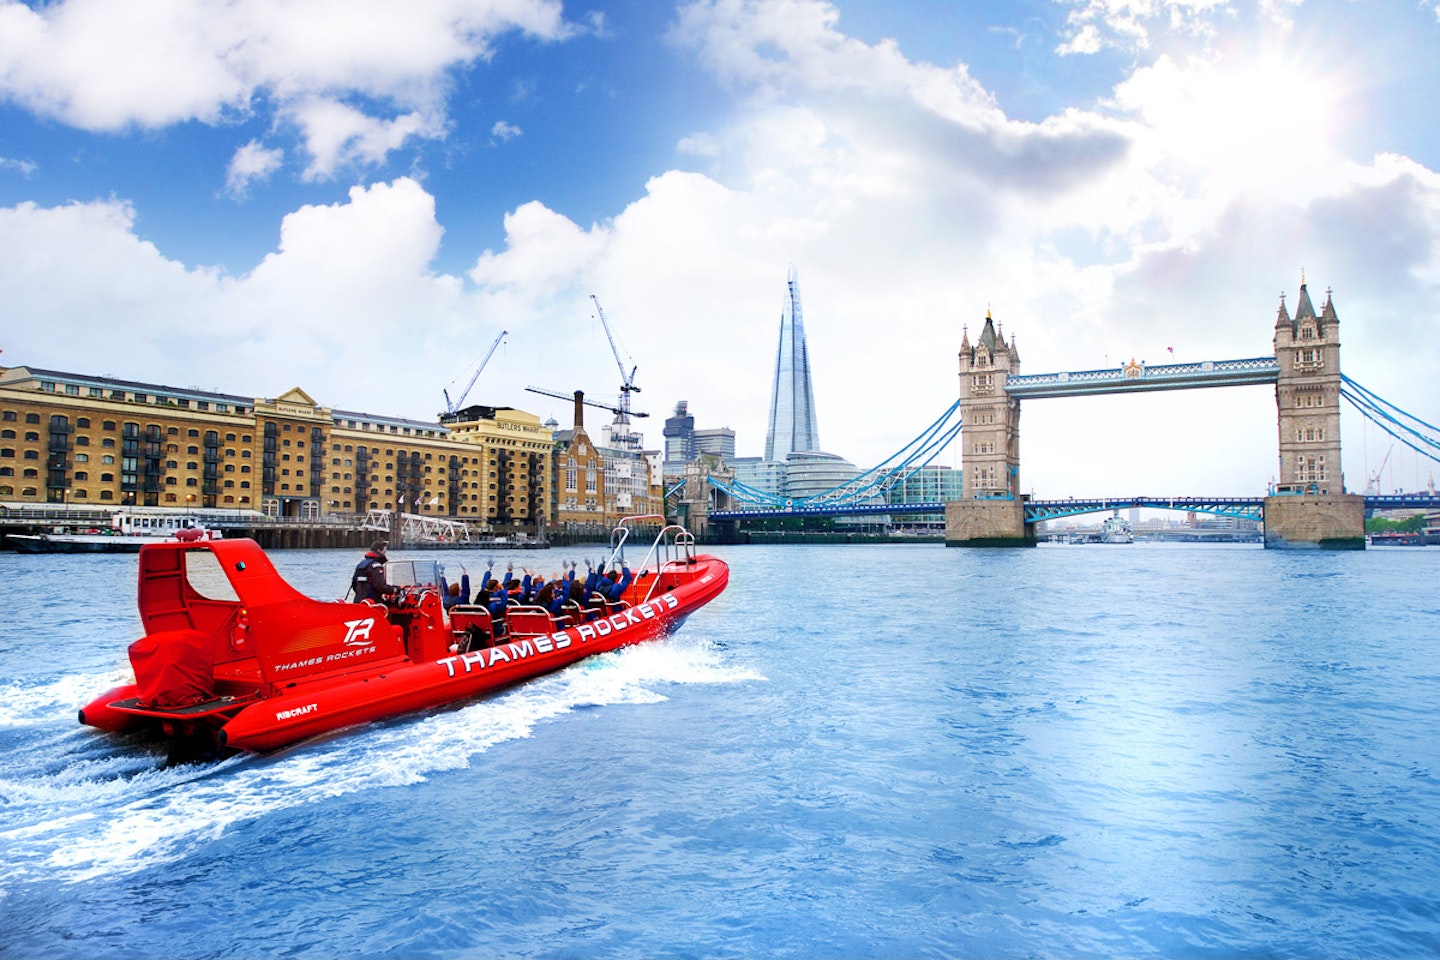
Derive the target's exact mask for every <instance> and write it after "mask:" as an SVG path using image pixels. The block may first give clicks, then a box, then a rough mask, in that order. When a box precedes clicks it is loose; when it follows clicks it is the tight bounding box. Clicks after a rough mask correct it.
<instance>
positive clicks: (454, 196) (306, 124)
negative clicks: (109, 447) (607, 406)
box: [0, 0, 1440, 496]
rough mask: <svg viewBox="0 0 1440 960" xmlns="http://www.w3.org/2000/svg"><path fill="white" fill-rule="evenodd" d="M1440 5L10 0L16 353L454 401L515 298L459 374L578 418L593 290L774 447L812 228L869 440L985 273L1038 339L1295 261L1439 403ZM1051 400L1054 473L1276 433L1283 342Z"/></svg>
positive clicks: (1414, 401)
mask: <svg viewBox="0 0 1440 960" xmlns="http://www.w3.org/2000/svg"><path fill="white" fill-rule="evenodd" d="M1437 49H1440V7H1437V3H1436V2H1435V0H1423V2H1416V0H1376V2H1366V3H1353V2H1348V0H1260V2H1221V0H1144V2H1141V0H1019V2H1003V3H1001V2H994V3H965V4H959V3H954V2H939V0H911V2H900V3H895V2H888V3H880V2H864V3H850V2H844V0H838V2H819V0H693V2H690V0H687V2H680V3H675V4H669V5H667V4H662V3H653V2H618V3H606V4H596V5H589V6H583V5H574V4H569V3H565V4H561V3H557V2H543V0H425V2H412V3H404V4H402V3H393V2H382V0H311V2H296V3H288V4H282V3H278V2H275V0H228V2H221V0H204V2H202V0H192V2H163V3H162V2H159V0H138V2H132V3H126V4H115V3H111V2H106V0H60V2H53V3H45V4H41V3H28V4H22V3H17V2H13V0H0V318H3V319H0V348H3V350H4V353H3V355H0V362H4V363H6V364H29V365H32V366H39V367H47V368H58V369H65V370H75V371H81V372H92V373H102V374H113V375H116V376H122V377H126V378H134V379H145V380H153V381H158V382H163V383H170V384H175V385H181V386H184V385H195V386H201V387H207V388H214V389H218V390H223V391H227V392H239V393H244V392H255V393H257V394H263V395H265V396H275V395H278V394H279V393H282V392H284V391H285V390H287V389H289V388H290V387H292V386H300V387H303V388H304V389H306V390H307V391H308V392H310V393H311V395H312V396H315V397H316V398H317V399H318V400H320V401H321V402H322V403H326V404H329V405H332V406H335V407H340V408H344V409H363V410H370V411H374V412H385V413H394V414H400V415H405V416H411V417H416V418H429V417H432V416H433V415H434V414H435V413H436V411H438V410H439V409H440V407H441V405H442V404H443V400H442V394H441V390H442V389H443V388H446V387H450V388H451V390H452V393H453V392H455V384H456V383H457V381H458V383H459V384H460V385H462V386H463V383H464V381H465V380H467V379H468V374H469V372H470V371H471V370H473V367H474V364H475V363H477V362H478V361H479V359H480V357H482V356H483V355H484V353H485V350H486V349H487V348H488V346H489V344H490V342H491V341H492V340H493V339H494V337H495V335H496V334H497V333H498V332H499V331H500V330H501V329H507V330H509V331H511V332H510V335H509V337H507V340H506V344H505V346H504V347H502V348H501V350H500V351H499V352H497V354H496V357H495V359H493V360H492V361H491V363H490V365H489V366H488V367H487V368H486V370H485V372H484V374H483V375H482V377H481V379H480V381H479V382H478V384H477V386H476V388H475V390H474V392H473V393H472V395H471V397H470V399H471V400H472V401H473V400H479V401H481V402H486V403H492V404H500V405H513V406H520V407H523V408H526V409H531V410H533V411H535V412H537V413H540V414H541V415H542V416H551V415H553V416H555V417H556V418H557V419H559V420H560V421H561V422H562V423H564V422H566V421H567V420H568V417H569V411H568V410H567V409H565V408H564V407H565V405H564V404H561V403H559V402H556V403H554V404H551V403H550V402H549V401H547V400H545V399H544V398H541V397H538V396H536V395H534V394H529V393H526V392H525V391H524V387H525V386H526V385H527V384H537V385H541V386H545V387H548V388H552V389H558V390H562V391H568V390H572V389H576V388H581V389H585V390H586V391H587V392H588V393H590V394H591V395H592V396H597V397H602V398H603V397H605V396H607V395H608V396H610V397H612V398H613V397H614V395H615V394H616V392H617V389H618V385H619V374H618V371H617V370H616V367H615V363H614V360H613V358H612V357H611V355H610V350H609V347H608V345H607V343H606V341H605V338H604V334H603V331H602V330H601V328H600V325H599V323H598V321H597V320H595V318H594V310H593V307H592V305H591V302H590V300H589V295H590V294H592V293H593V294H596V295H597V296H598V297H599V298H600V300H601V302H602V304H603V305H604V307H605V311H606V315H607V317H608V318H609V320H610V321H611V324H612V326H613V327H614V328H615V330H616V332H617V334H618V335H619V339H620V341H621V346H622V349H623V350H624V352H625V353H626V354H627V355H628V358H629V359H630V361H631V362H633V363H635V364H638V366H639V374H638V376H637V381H636V382H637V383H638V384H640V386H641V387H642V388H643V393H642V395H641V397H639V398H637V400H640V401H643V402H640V403H638V404H637V406H639V407H640V408H641V409H646V410H648V412H650V413H651V414H652V417H651V419H650V420H649V421H645V422H644V426H645V427H646V428H647V435H648V439H650V440H651V441H652V444H658V442H659V427H660V420H661V419H662V418H663V417H664V416H665V415H667V414H668V412H669V411H670V409H671V407H673V405H674V403H675V401H677V400H681V399H684V400H688V401H689V402H690V409H691V412H693V413H694V414H695V415H696V417H697V424H698V425H699V426H705V427H717V426H729V427H731V428H733V429H735V430H736V432H737V435H738V446H739V448H740V452H741V453H742V454H758V453H759V452H760V450H761V448H762V446H763V443H764V434H763V431H764V415H765V408H766V405H767V403H768V400H769V396H768V390H769V385H770V373H771V370H770V363H771V358H772V356H773V351H774V345H775V338H776V335H777V332H778V329H777V323H778V317H779V309H780V300H781V294H782V292H783V289H784V280H785V274H786V270H787V268H788V266H789V265H790V264H791V263H793V264H795V265H796V266H797V268H798V269H799V274H800V284H801V290H802V295H803V298H804V305H805V312H806V324H807V330H808V334H809V340H810V348H811V356H812V362H813V365H814V369H815V393H816V400H817V404H818V407H819V414H820V435H821V439H822V441H823V443H824V445H825V447H826V448H827V449H829V450H831V451H832V452H835V453H839V454H841V455H843V456H846V457H848V458H849V459H851V460H853V461H854V462H856V463H858V464H860V465H862V466H865V465H868V464H870V463H874V462H877V461H879V460H881V459H883V458H884V457H886V456H887V455H888V454H890V453H891V452H893V451H894V450H895V449H897V448H898V447H900V446H901V445H902V444H903V443H904V442H905V441H906V440H908V439H909V438H910V437H912V436H914V435H915V434H916V433H918V432H919V431H920V430H921V429H922V428H923V427H924V426H925V425H927V424H928V423H930V421H931V420H933V419H934V418H935V416H937V415H938V414H939V412H940V411H941V410H943V409H944V408H945V407H946V406H948V404H949V403H950V402H951V401H952V400H953V398H954V396H955V393H956V389H957V387H956V359H955V354H956V352H957V350H958V348H959V343H960V337H961V332H962V329H963V328H964V327H965V326H966V325H969V327H970V329H971V330H972V332H973V331H975V330H976V329H977V328H978V326H979V324H980V323H981V322H983V318H984V316H985V312H986V310H987V309H990V310H992V311H993V313H994V315H995V317H996V318H997V320H999V321H1001V323H1002V324H1003V325H1004V329H1005V331H1006V333H1007V334H1010V335H1013V336H1015V337H1016V338H1017V339H1018V341H1019V345H1020V349H1021V354H1022V358H1023V361H1024V367H1023V370H1024V372H1028V373H1040V372H1047V371H1050V370H1058V369H1088V368H1093V367H1098V366H1104V365H1110V364H1118V363H1120V362H1121V361H1123V360H1125V359H1129V358H1130V357H1132V356H1134V357H1136V358H1138V359H1142V360H1149V361H1150V362H1163V361H1164V360H1167V359H1169V358H1170V356H1171V354H1170V353H1169V350H1170V348H1173V349H1174V357H1175V358H1177V359H1196V360H1200V359H1231V358H1239V357H1249V356H1259V355H1263V354H1265V353H1266V352H1268V351H1269V349H1270V336H1271V331H1272V328H1273V323H1274V316H1275V309H1276V307H1277V305H1278V302H1279V296H1280V294H1281V293H1282V292H1284V293H1285V294H1286V295H1287V297H1288V298H1289V302H1291V303H1292V304H1293V302H1294V298H1295V295H1296V292H1297V289H1298V286H1299V282H1300V275H1301V271H1302V270H1303V271H1305V274H1306V277H1307V279H1308V280H1309V282H1310V285H1311V292H1312V295H1313V296H1315V297H1316V299H1317V302H1319V301H1320V299H1321V298H1323V295H1324V291H1325V290H1326V289H1327V288H1332V287H1333V289H1334V297H1335V304H1336V307H1337V309H1338V310H1339V313H1340V317H1341V322H1342V338H1343V342H1344V344H1345V351H1344V366H1345V370H1346V372H1347V373H1349V374H1350V375H1351V376H1353V377H1355V378H1356V379H1357V380H1359V381H1360V382H1362V383H1364V384H1365V385H1366V386H1368V387H1370V388H1371V389H1373V390H1375V391H1376V392H1378V393H1380V394H1381V395H1382V396H1385V397H1387V398H1388V399H1391V400H1393V401H1394V402H1396V403H1398V404H1400V405H1401V406H1402V407H1404V408H1406V409H1409V410H1411V411H1413V412H1415V413H1417V414H1419V415H1421V416H1425V417H1426V418H1427V419H1430V420H1431V421H1432V422H1434V420H1435V418H1436V417H1440V386H1437V383H1440V380H1437V377H1436V376H1435V372H1436V369H1437V361H1440V348H1437V346H1436V344H1435V331H1436V329H1437V325H1440V324H1437V321H1440V174H1437V172H1436V171H1437V170H1440V147H1437V136H1440V135H1437V133H1436V125H1435V122H1434V106H1433V105H1434V104H1435V103H1436V102H1440V66H1437V58H1436V57H1435V55H1434V53H1435V51H1436V50H1437ZM590 426H591V427H592V428H595V427H598V422H592V423H591V424H590ZM1023 426H1024V430H1023V432H1022V457H1023V464H1024V465H1023V467H1022V483H1023V485H1024V486H1026V487H1027V488H1033V489H1034V490H1035V491H1036V492H1037V493H1039V494H1040V495H1055V496H1065V495H1082V494H1115V493H1120V492H1146V493H1155V494H1159V493H1167V494H1168V493H1175V494H1179V493H1196V494H1216V495H1218V494H1247V493H1256V492H1259V491H1261V490H1262V489H1263V487H1264V485H1265V483H1266V482H1267V481H1268V480H1269V479H1270V478H1271V477H1272V476H1273V473H1274V466H1273V464H1274V461H1275V447H1276V439H1275V420H1274V401H1273V397H1272V396H1271V395H1270V393H1269V391H1267V390H1265V389H1263V388H1245V389H1239V390H1229V391H1219V390H1216V391H1202V392H1198V393H1185V394H1167V395H1156V396H1152V397H1147V398H1144V399H1139V398H1133V397H1121V398H1097V399H1094V400H1085V401H1040V402H1035V403H1032V404H1029V405H1027V406H1026V409H1025V417H1024V424H1023ZM1344 429H1345V447H1346V474H1347V477H1346V479H1347V485H1348V486H1349V487H1350V488H1351V489H1360V488H1362V487H1364V486H1365V482H1366V479H1367V474H1369V473H1370V472H1372V471H1374V469H1375V468H1376V467H1377V466H1378V464H1379V461H1380V459H1381V458H1382V457H1383V456H1384V453H1385V450H1386V448H1387V446H1388V440H1386V439H1384V438H1382V437H1380V436H1378V435H1374V431H1372V430H1370V429H1368V428H1366V427H1365V426H1364V425H1363V424H1362V423H1361V422H1360V421H1359V420H1358V419H1357V418H1353V417H1352V418H1349V419H1347V420H1346V422H1345V427H1344ZM1406 456H1408V455H1405V454H1401V453H1399V452H1398V451H1397V453H1396V455H1395V456H1394V457H1392V458H1391V464H1390V467H1389V469H1390V470H1391V476H1389V477H1387V478H1384V479H1383V480H1382V486H1384V487H1387V488H1393V487H1395V486H1406V487H1413V486H1415V485H1416V483H1417V482H1419V483H1423V482H1424V481H1425V479H1426V474H1427V472H1428V470H1429V467H1428V465H1425V464H1421V463H1417V462H1415V461H1414V460H1413V458H1411V459H1410V460H1408V461H1407V460H1406V459H1405V458H1406Z"/></svg>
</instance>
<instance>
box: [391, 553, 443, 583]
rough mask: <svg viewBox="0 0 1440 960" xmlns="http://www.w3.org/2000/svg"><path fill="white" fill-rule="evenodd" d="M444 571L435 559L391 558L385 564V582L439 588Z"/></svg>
mask: <svg viewBox="0 0 1440 960" xmlns="http://www.w3.org/2000/svg"><path fill="white" fill-rule="evenodd" d="M443 572H444V570H443V569H442V568H441V566H440V564H439V563H438V562H436V561H434V560H391V561H389V562H388V563H386V564H385V582H386V583H388V584H390V585H391V586H392V587H434V588H435V589H436V590H439V589H440V575H441V574H442V573H443Z"/></svg>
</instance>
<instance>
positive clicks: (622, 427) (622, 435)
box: [590, 293, 643, 449]
mask: <svg viewBox="0 0 1440 960" xmlns="http://www.w3.org/2000/svg"><path fill="white" fill-rule="evenodd" d="M590 299H591V300H593V301H595V312H596V313H598V314H599V315H600V324H601V326H603V327H604V328H605V339H607V340H609V341H610V352H611V353H613V354H614V355H615V366H616V367H618V368H619V369H620V406H619V407H618V408H617V409H616V410H615V422H614V423H613V424H611V427H610V439H611V440H612V441H613V442H615V444H616V446H619V447H623V448H627V449H631V448H638V447H639V438H632V437H631V435H630V418H631V417H632V416H643V414H632V413H631V412H630V394H632V393H639V392H640V388H639V387H637V386H635V371H636V370H639V369H640V368H639V367H638V366H631V368H630V372H629V373H628V374H627V373H626V372H625V361H623V360H621V359H620V348H619V347H617V346H616V345H615V334H613V333H612V332H611V331H610V321H609V320H606V319H605V310H604V308H603V307H601V306H600V298H599V297H597V296H595V294H593V293H592V294H590Z"/></svg>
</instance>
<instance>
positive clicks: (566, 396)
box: [525, 387, 650, 417]
mask: <svg viewBox="0 0 1440 960" xmlns="http://www.w3.org/2000/svg"><path fill="white" fill-rule="evenodd" d="M525 389H526V390H528V391H530V392H531V393H538V394H541V395H543V396H547V397H555V398H556V399H557V400H574V399H575V394H574V393H561V392H560V391H559V390H546V389H545V388H544V387H526V388H525ZM575 393H578V394H580V397H581V399H580V402H581V403H583V404H585V406H587V407H595V408H597V409H600V410H609V411H610V412H611V413H613V414H616V415H617V416H618V415H619V414H620V413H621V412H622V411H621V408H620V407H616V406H611V405H610V404H608V403H596V402H595V401H593V400H586V399H584V396H585V394H584V391H581V390H577V391H575ZM623 412H624V413H625V415H626V416H630V417H648V416H650V414H648V413H641V412H640V411H638V410H637V411H634V412H631V411H629V410H625V411H623Z"/></svg>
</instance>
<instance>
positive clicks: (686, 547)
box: [606, 513, 695, 603]
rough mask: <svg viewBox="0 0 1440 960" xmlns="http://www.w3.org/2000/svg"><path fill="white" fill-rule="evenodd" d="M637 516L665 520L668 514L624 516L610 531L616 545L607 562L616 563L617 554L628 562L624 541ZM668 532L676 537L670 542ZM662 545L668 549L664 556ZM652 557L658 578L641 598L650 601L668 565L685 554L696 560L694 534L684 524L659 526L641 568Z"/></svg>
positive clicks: (647, 563)
mask: <svg viewBox="0 0 1440 960" xmlns="http://www.w3.org/2000/svg"><path fill="white" fill-rule="evenodd" d="M634 520H659V521H662V522H663V521H664V520H665V517H664V516H662V515H661V514H658V513H647V514H641V515H638V516H634V517H624V518H622V519H621V520H620V522H619V523H618V524H616V526H615V529H614V530H612V531H610V541H611V543H612V544H614V547H613V549H612V550H611V551H610V559H609V560H608V561H606V562H607V564H609V565H611V566H613V565H614V563H615V559H616V558H617V557H618V558H619V559H620V563H621V564H622V565H623V564H624V563H625V542H626V541H627V540H629V539H630V527H629V524H630V522H631V521H634ZM667 534H671V535H672V537H673V539H671V540H670V541H668V542H667V541H666V539H665V537H666V535H667ZM617 537H618V541H617ZM662 548H663V549H664V551H665V553H664V556H663V557H662V555H661V549H662ZM651 557H654V558H655V579H654V580H652V581H651V582H650V589H649V590H647V591H646V592H645V600H642V601H640V602H641V603H644V602H646V601H648V600H649V599H650V598H651V597H652V596H653V595H654V593H655V588H656V587H657V586H659V584H660V575H661V574H662V573H664V572H665V569H666V568H667V567H668V566H670V565H671V564H674V563H680V562H682V558H683V560H687V561H690V562H693V561H694V559H695V535H694V534H692V533H691V532H690V531H689V530H686V529H685V527H684V526H683V525H681V524H678V523H669V524H665V525H664V526H662V527H661V528H660V532H659V533H657V534H656V535H655V541H654V542H653V543H651V544H650V549H649V550H648V551H646V553H645V557H644V559H642V560H641V561H640V564H639V566H638V569H640V570H644V569H645V568H646V567H648V566H649V565H650V559H651Z"/></svg>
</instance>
